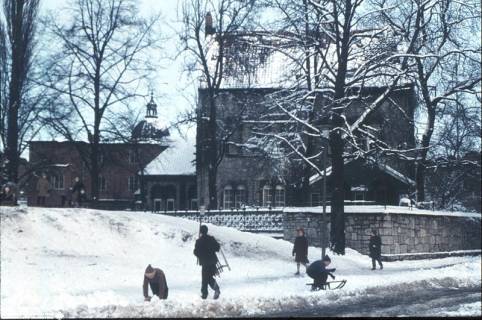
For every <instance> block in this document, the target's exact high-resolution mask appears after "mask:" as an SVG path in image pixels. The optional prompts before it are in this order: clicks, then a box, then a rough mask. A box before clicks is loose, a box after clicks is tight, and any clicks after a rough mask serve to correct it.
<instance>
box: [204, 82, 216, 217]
mask: <svg viewBox="0 0 482 320" xmlns="http://www.w3.org/2000/svg"><path fill="white" fill-rule="evenodd" d="M210 91H211V92H210V94H209V121H208V128H207V131H208V145H209V147H208V155H207V158H208V195H209V201H208V208H209V209H211V210H215V209H217V208H218V195H217V181H216V178H217V171H218V147H217V142H218V141H217V130H216V129H217V128H216V127H217V125H216V101H215V99H216V97H215V93H214V89H211V90H210Z"/></svg>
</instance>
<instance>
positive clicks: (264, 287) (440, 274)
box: [0, 207, 481, 318]
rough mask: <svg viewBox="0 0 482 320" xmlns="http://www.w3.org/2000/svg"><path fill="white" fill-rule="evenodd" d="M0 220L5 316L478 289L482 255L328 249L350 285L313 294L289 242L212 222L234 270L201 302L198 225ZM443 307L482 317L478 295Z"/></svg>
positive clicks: (305, 302)
mask: <svg viewBox="0 0 482 320" xmlns="http://www.w3.org/2000/svg"><path fill="white" fill-rule="evenodd" d="M0 217H1V317H2V318H4V317H54V316H63V317H95V316H96V317H108V316H111V317H112V316H114V317H159V316H161V317H173V316H174V317H175V316H184V317H185V316H247V315H260V314H265V313H268V314H269V313H273V312H282V313H283V312H288V311H292V310H294V309H297V308H313V307H322V306H323V305H326V304H332V305H333V304H337V303H347V301H353V299H361V297H364V296H366V295H367V294H369V295H374V294H377V292H380V293H381V292H385V291H386V290H387V289H388V288H397V289H396V290H398V291H399V294H400V295H406V293H407V291H410V290H414V288H415V287H420V286H423V287H425V288H435V287H440V286H442V287H447V288H448V287H450V288H453V287H458V286H468V287H475V288H478V290H479V291H480V284H481V278H480V271H481V270H480V263H481V260H480V257H454V258H446V259H434V260H425V261H402V262H393V263H386V266H385V269H384V270H383V271H370V260H369V259H368V258H367V257H366V256H363V255H361V254H359V253H357V252H355V251H353V250H350V249H348V251H347V255H346V256H343V257H337V256H333V255H332V261H333V267H335V268H337V271H336V275H337V279H342V278H344V279H348V284H347V286H346V287H345V288H343V289H341V290H338V291H330V292H315V293H312V292H310V291H309V290H308V286H306V283H307V282H310V281H309V280H310V279H309V278H308V277H307V276H305V275H303V276H301V277H295V276H294V275H293V273H294V272H295V271H296V266H295V264H294V263H293V260H292V256H291V249H292V244H291V243H289V242H286V241H283V240H275V239H273V238H270V237H268V236H262V235H255V234H250V233H244V232H240V231H237V230H234V229H231V228H226V227H217V226H212V225H209V228H210V230H209V233H210V234H212V235H213V236H215V237H216V238H217V239H218V240H219V241H220V243H221V244H222V248H223V250H224V253H225V255H226V258H227V259H228V261H229V263H230V265H231V267H232V271H231V272H229V271H226V272H224V273H222V275H221V278H220V280H218V282H219V284H220V287H221V298H220V299H219V300H216V301H214V300H212V299H211V297H209V298H208V300H205V301H203V300H201V298H200V281H201V279H200V278H201V271H200V267H199V266H198V265H197V264H196V258H195V257H194V256H193V254H192V250H193V248H194V242H195V240H196V238H197V232H198V227H199V224H198V223H196V222H193V221H189V220H185V219H180V218H174V217H168V216H163V215H153V214H150V213H143V212H111V211H100V210H88V209H51V208H29V209H18V208H5V207H0ZM319 256H320V251H319V249H318V248H311V247H310V250H309V259H310V260H311V261H313V260H316V259H317V258H318V257H319ZM220 259H221V256H220ZM149 263H150V264H152V265H153V266H154V267H160V268H161V269H163V270H164V271H165V274H166V277H167V282H168V285H169V299H168V300H166V301H160V300H157V299H153V300H152V301H151V302H150V303H148V302H144V301H143V297H142V280H143V272H144V269H145V267H146V265H147V264H149ZM303 271H304V270H303ZM407 282H409V283H413V284H414V285H413V286H411V285H410V284H407ZM415 284H416V285H415ZM384 287H386V288H384ZM377 288H378V289H377ZM377 290H378V291H377ZM320 296H321V298H320ZM437 310H438V309H437ZM454 310H455V311H454ZM434 312H437V311H436V310H435V311H434ZM439 312H441V314H450V312H455V313H456V314H469V315H480V294H479V298H478V301H477V298H476V300H475V301H474V300H473V299H472V300H471V301H467V303H466V304H463V305H460V308H458V309H457V308H455V309H450V310H448V311H443V310H442V309H440V310H439ZM464 312H465V313H464Z"/></svg>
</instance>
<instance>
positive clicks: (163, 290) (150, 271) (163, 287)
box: [142, 265, 169, 301]
mask: <svg viewBox="0 0 482 320" xmlns="http://www.w3.org/2000/svg"><path fill="white" fill-rule="evenodd" d="M147 284H149V286H150V287H151V290H152V294H153V295H156V296H158V297H159V299H167V295H168V292H169V288H168V287H167V281H166V276H165V275H164V272H163V271H162V270H161V269H159V268H153V267H151V265H148V266H147V268H146V271H145V272H144V284H143V285H142V292H143V293H144V301H151V297H150V296H149V293H148V289H147Z"/></svg>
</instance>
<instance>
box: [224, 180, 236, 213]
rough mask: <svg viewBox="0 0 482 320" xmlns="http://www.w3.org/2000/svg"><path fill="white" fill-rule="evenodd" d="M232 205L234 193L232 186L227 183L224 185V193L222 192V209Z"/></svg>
mask: <svg viewBox="0 0 482 320" xmlns="http://www.w3.org/2000/svg"><path fill="white" fill-rule="evenodd" d="M233 205H234V194H233V187H231V186H230V185H227V186H225V187H224V194H223V207H224V209H230V208H232V207H233Z"/></svg>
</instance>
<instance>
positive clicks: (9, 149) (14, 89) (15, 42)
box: [6, 1, 27, 183]
mask: <svg viewBox="0 0 482 320" xmlns="http://www.w3.org/2000/svg"><path fill="white" fill-rule="evenodd" d="M23 11H24V2H23V1H14V2H13V3H12V5H11V12H10V13H8V14H10V17H9V18H10V19H11V25H12V34H11V36H12V37H13V39H11V41H10V43H11V45H12V67H11V73H10V76H11V81H10V88H9V99H8V104H9V105H8V113H7V117H8V120H7V123H8V125H7V146H6V157H7V160H8V164H7V176H8V180H9V181H12V182H14V183H17V182H18V165H19V146H18V138H19V137H18V113H19V110H20V108H21V103H22V88H23V83H24V79H25V69H26V61H25V59H26V53H25V50H26V48H27V45H26V43H25V41H24V39H23V37H22V35H23V31H22V26H23Z"/></svg>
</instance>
